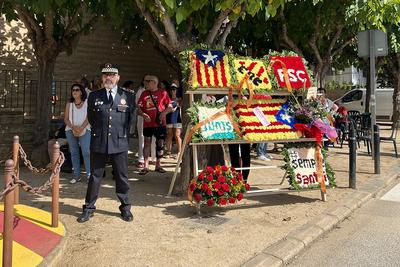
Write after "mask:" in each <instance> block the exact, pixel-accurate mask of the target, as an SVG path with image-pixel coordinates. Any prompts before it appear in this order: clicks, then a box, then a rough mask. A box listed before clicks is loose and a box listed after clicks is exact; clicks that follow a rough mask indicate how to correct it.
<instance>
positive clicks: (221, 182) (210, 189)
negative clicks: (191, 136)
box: [188, 165, 250, 207]
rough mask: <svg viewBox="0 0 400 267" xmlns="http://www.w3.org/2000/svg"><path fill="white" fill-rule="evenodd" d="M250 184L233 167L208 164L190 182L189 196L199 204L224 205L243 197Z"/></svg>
mask: <svg viewBox="0 0 400 267" xmlns="http://www.w3.org/2000/svg"><path fill="white" fill-rule="evenodd" d="M249 189H250V185H249V184H248V183H246V182H245V181H244V180H243V176H242V174H241V173H240V172H238V171H236V170H235V168H233V167H228V166H220V165H217V166H215V167H211V166H207V168H206V169H204V170H203V171H202V172H200V173H199V175H198V176H196V177H195V178H194V179H193V180H192V181H191V182H190V184H189V189H188V198H189V201H191V202H193V201H194V202H196V203H197V204H207V206H210V207H211V206H224V205H226V204H228V203H229V204H234V203H236V202H237V201H241V200H242V199H243V194H244V193H246V192H247V190H249Z"/></svg>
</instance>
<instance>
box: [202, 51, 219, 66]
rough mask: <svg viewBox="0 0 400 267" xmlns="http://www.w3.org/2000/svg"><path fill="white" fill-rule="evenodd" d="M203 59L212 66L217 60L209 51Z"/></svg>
mask: <svg viewBox="0 0 400 267" xmlns="http://www.w3.org/2000/svg"><path fill="white" fill-rule="evenodd" d="M203 57H204V59H205V61H204V62H205V63H206V64H208V62H210V61H211V62H212V64H213V65H214V59H215V58H217V57H218V56H217V55H212V54H211V51H208V54H207V55H203Z"/></svg>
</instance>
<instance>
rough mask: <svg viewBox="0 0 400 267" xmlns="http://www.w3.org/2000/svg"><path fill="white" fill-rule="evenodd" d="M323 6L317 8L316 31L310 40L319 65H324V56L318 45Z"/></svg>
mask: <svg viewBox="0 0 400 267" xmlns="http://www.w3.org/2000/svg"><path fill="white" fill-rule="evenodd" d="M320 11H321V7H318V10H317V17H316V18H315V20H316V21H315V28H314V33H313V34H312V36H311V38H310V41H309V45H310V47H311V49H312V50H313V52H314V55H315V58H316V59H317V62H318V65H320V66H321V65H322V58H321V54H320V52H319V50H318V47H317V38H318V37H319V33H320V30H321V12H320Z"/></svg>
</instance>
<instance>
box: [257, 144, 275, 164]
mask: <svg viewBox="0 0 400 267" xmlns="http://www.w3.org/2000/svg"><path fill="white" fill-rule="evenodd" d="M267 149H268V143H258V144H257V159H260V160H264V161H270V160H271V159H273V157H272V156H270V155H269V154H268V152H267Z"/></svg>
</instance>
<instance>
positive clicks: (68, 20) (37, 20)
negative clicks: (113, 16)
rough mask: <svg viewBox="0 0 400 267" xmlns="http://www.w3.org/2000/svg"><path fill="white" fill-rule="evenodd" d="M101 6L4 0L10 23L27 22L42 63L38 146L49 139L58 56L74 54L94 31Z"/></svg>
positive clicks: (66, 0)
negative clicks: (52, 88) (73, 51)
mask: <svg viewBox="0 0 400 267" xmlns="http://www.w3.org/2000/svg"><path fill="white" fill-rule="evenodd" d="M101 5H102V3H101V2H99V1H89V0H48V1H42V0H4V1H3V2H2V3H1V14H5V16H6V18H7V19H8V20H16V19H19V20H20V21H22V22H23V23H24V25H25V27H26V28H27V30H28V36H29V38H30V39H31V42H32V46H33V50H34V55H35V57H36V60H37V64H38V70H39V71H38V87H37V92H36V117H35V118H36V119H35V126H34V129H33V131H34V135H33V142H34V145H35V146H38V145H41V144H44V143H45V142H46V141H47V139H48V133H49V128H50V121H51V85H52V80H53V73H54V65H55V62H56V59H57V56H58V55H59V54H60V53H61V52H67V53H71V52H72V50H73V49H74V48H75V47H76V45H77V43H78V40H79V37H80V36H81V35H83V34H87V33H89V32H90V30H91V29H92V26H93V24H94V23H95V22H96V21H97V20H98V18H99V16H98V14H99V13H101V12H102V7H101ZM42 148H43V146H42ZM45 155H46V154H45Z"/></svg>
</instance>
